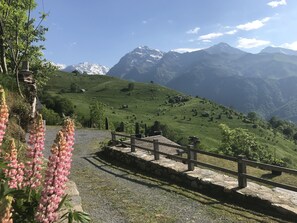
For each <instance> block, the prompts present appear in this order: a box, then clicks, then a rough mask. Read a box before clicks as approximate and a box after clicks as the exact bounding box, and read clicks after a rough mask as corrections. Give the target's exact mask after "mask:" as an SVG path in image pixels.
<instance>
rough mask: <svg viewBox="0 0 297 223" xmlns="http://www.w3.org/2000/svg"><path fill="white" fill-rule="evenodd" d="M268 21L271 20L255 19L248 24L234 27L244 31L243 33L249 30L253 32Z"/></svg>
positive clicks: (268, 18)
mask: <svg viewBox="0 0 297 223" xmlns="http://www.w3.org/2000/svg"><path fill="white" fill-rule="evenodd" d="M270 19H271V18H270V17H265V18H264V19H261V20H258V19H257V20H254V21H252V22H248V23H245V24H241V25H238V26H236V28H237V29H240V30H245V31H249V30H253V29H260V28H261V27H263V26H264V25H265V23H266V22H268V21H269V20H270Z"/></svg>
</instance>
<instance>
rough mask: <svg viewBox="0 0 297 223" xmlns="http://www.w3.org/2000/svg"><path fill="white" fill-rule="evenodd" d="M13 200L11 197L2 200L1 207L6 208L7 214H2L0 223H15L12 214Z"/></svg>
mask: <svg viewBox="0 0 297 223" xmlns="http://www.w3.org/2000/svg"><path fill="white" fill-rule="evenodd" d="M12 200H13V198H12V197H11V196H6V197H4V199H2V203H1V205H3V206H4V207H5V212H4V213H1V214H3V215H0V222H1V223H13V220H12V218H11V217H12V213H11V203H12Z"/></svg>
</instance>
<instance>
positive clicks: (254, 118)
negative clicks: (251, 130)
mask: <svg viewBox="0 0 297 223" xmlns="http://www.w3.org/2000/svg"><path fill="white" fill-rule="evenodd" d="M247 118H248V119H249V120H251V121H252V122H255V121H257V119H258V116H257V113H256V112H249V113H248V114H247Z"/></svg>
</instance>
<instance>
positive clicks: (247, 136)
mask: <svg viewBox="0 0 297 223" xmlns="http://www.w3.org/2000/svg"><path fill="white" fill-rule="evenodd" d="M220 128H221V130H222V144H221V147H220V150H221V151H222V152H223V153H224V154H226V155H229V156H239V155H244V156H245V157H247V158H248V159H251V160H257V161H260V160H265V159H266V158H267V155H268V154H267V153H266V152H265V148H264V147H263V146H261V145H260V144H259V143H258V142H257V140H256V137H255V135H254V134H252V133H249V132H248V131H247V130H246V129H242V128H235V129H230V128H229V127H228V126H227V125H225V124H220Z"/></svg>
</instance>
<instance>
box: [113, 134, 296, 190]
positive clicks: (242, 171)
mask: <svg viewBox="0 0 297 223" xmlns="http://www.w3.org/2000/svg"><path fill="white" fill-rule="evenodd" d="M116 136H119V137H123V138H125V139H130V143H128V142H123V141H119V140H117V139H116ZM111 140H112V144H113V145H116V144H117V143H119V142H120V143H122V144H124V145H126V146H130V147H131V152H135V151H136V148H138V149H142V150H145V151H149V152H151V153H152V154H153V155H154V159H155V160H159V159H160V155H163V156H166V157H168V158H170V159H174V160H176V161H179V162H186V163H187V164H188V170H189V171H192V170H194V166H195V165H199V166H203V167H207V168H211V169H215V170H218V171H221V172H224V173H228V174H231V175H234V176H237V179H238V187H239V188H244V187H246V186H247V179H250V180H253V181H256V182H260V183H264V184H267V185H271V186H275V187H280V188H284V189H287V190H291V191H295V192H297V187H294V186H290V185H286V184H281V183H276V182H273V181H270V180H266V179H263V178H259V177H255V176H251V175H248V174H247V166H252V167H256V168H261V169H265V170H270V171H272V170H273V171H280V172H284V173H288V174H293V175H297V170H294V169H289V168H284V167H279V166H275V165H269V164H264V163H259V162H255V161H252V160H247V159H245V157H244V156H238V157H237V158H235V157H231V156H225V155H221V154H216V153H211V152H206V151H201V150H197V149H194V148H193V145H189V146H187V147H184V146H177V145H171V144H168V143H162V142H159V141H158V140H153V141H151V140H147V139H141V138H136V137H135V136H133V135H131V136H130V135H124V134H119V133H115V132H112V133H111ZM136 141H142V142H146V143H151V144H152V146H151V148H146V147H143V146H139V145H137V144H136ZM161 145H162V146H166V147H169V148H173V149H179V150H182V151H184V153H185V154H187V158H184V157H181V156H178V155H172V154H168V153H165V152H162V151H160V149H159V146H161ZM197 154H204V155H207V156H212V157H215V158H219V159H224V160H228V161H232V162H236V163H237V171H233V170H229V169H226V168H223V167H218V166H214V165H212V164H209V163H203V162H200V161H198V160H199V157H198V159H197Z"/></svg>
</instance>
